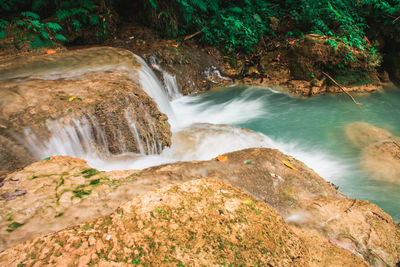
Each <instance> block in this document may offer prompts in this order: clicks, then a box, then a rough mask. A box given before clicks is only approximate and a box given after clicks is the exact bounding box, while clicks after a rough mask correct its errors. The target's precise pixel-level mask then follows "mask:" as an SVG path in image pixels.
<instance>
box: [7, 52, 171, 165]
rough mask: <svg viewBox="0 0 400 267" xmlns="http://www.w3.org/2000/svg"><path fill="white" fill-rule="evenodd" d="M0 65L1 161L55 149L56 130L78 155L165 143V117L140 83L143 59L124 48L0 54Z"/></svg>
mask: <svg viewBox="0 0 400 267" xmlns="http://www.w3.org/2000/svg"><path fill="white" fill-rule="evenodd" d="M0 68H1V70H0V73H1V76H0V77H1V79H3V80H2V81H1V82H2V86H1V89H0V96H1V97H0V106H1V109H0V110H1V111H0V136H1V138H0V140H1V146H2V147H3V146H4V147H7V150H4V149H2V150H1V152H2V153H1V155H0V159H1V160H0V163H1V165H0V169H6V170H15V169H17V168H21V167H23V166H26V164H28V163H31V162H33V159H36V160H37V159H38V158H40V157H42V158H43V157H47V156H49V155H45V153H48V151H50V150H51V149H59V145H57V144H54V143H53V144H51V145H50V143H51V142H52V139H51V138H57V136H55V135H58V138H59V139H61V142H70V143H72V144H71V145H72V146H73V145H75V146H76V147H79V148H77V149H74V153H75V154H73V155H76V156H83V155H80V154H79V153H81V154H82V153H89V152H91V153H97V154H99V155H103V156H104V157H106V156H107V155H108V154H121V153H126V152H137V153H149V154H151V153H158V152H160V151H161V149H162V148H164V147H166V146H169V145H170V136H171V133H170V130H169V129H170V126H169V123H168V118H167V116H166V115H164V114H162V113H161V112H159V111H158V108H157V105H156V103H155V102H154V101H153V100H152V99H151V98H150V97H149V96H148V95H147V94H146V93H145V92H144V91H143V90H142V89H141V85H140V84H139V83H138V78H137V74H136V71H137V70H138V69H140V68H141V66H140V63H139V62H138V61H137V59H136V57H135V55H134V54H132V53H131V52H129V51H126V50H123V49H116V48H107V47H100V48H91V49H85V50H77V51H70V52H65V53H60V54H53V55H47V56H38V57H33V58H27V57H21V58H17V59H13V60H11V59H9V60H3V61H1V62H0ZM66 131H68V132H66ZM54 141H55V142H58V141H56V140H53V142H54ZM50 147H51V148H50ZM79 151H80V152H79ZM57 152H58V154H65V153H66V151H57ZM77 153H78V154H77ZM68 154H70V153H68Z"/></svg>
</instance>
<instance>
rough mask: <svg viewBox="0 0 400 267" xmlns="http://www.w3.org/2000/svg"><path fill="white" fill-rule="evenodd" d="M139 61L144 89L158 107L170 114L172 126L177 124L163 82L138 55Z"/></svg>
mask: <svg viewBox="0 0 400 267" xmlns="http://www.w3.org/2000/svg"><path fill="white" fill-rule="evenodd" d="M136 58H137V59H138V61H139V62H140V63H141V65H142V68H141V69H139V70H138V73H139V81H140V84H141V85H142V89H143V90H144V91H145V92H146V93H147V94H148V95H149V96H150V97H151V98H153V99H154V101H155V102H156V103H157V106H158V109H159V110H160V111H161V112H162V113H164V114H166V115H167V116H168V121H169V123H170V124H171V126H173V125H176V117H175V113H174V111H173V109H172V107H171V104H170V102H169V100H168V95H167V93H166V92H165V90H164V89H163V86H162V84H161V82H160V81H159V80H158V78H157V76H156V74H155V73H154V72H153V71H152V70H151V68H150V67H149V66H148V65H147V63H146V61H144V60H143V59H142V58H141V57H139V56H136Z"/></svg>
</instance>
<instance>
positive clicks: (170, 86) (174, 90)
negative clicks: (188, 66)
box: [162, 70, 182, 100]
mask: <svg viewBox="0 0 400 267" xmlns="http://www.w3.org/2000/svg"><path fill="white" fill-rule="evenodd" d="M162 74H163V80H164V86H165V88H166V89H167V93H168V96H169V98H170V99H172V100H174V99H178V98H180V97H181V96H182V94H181V92H180V91H179V87H178V83H177V82H176V76H175V75H171V74H170V73H168V72H166V71H164V70H163V71H162Z"/></svg>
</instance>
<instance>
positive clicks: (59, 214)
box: [54, 212, 64, 218]
mask: <svg viewBox="0 0 400 267" xmlns="http://www.w3.org/2000/svg"><path fill="white" fill-rule="evenodd" d="M63 215H64V212H58V213H57V214H56V215H55V216H54V218H58V217H61V216H63Z"/></svg>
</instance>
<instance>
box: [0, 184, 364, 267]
mask: <svg viewBox="0 0 400 267" xmlns="http://www.w3.org/2000/svg"><path fill="white" fill-rule="evenodd" d="M313 239H314V240H313ZM306 244H307V245H309V246H306ZM0 262H2V263H3V264H27V265H31V264H40V265H52V266H60V264H61V265H63V266H64V265H65V266H67V265H82V266H83V265H86V264H90V265H96V266H105V265H107V266H117V265H118V266H129V265H132V264H145V265H146V264H150V265H157V266H160V265H176V264H183V265H188V264H189V265H192V264H194V265H196V266H197V265H198V266H200V265H206V266H209V265H229V264H234V265H242V264H245V265H263V266H266V265H272V266H304V265H308V266H333V265H335V266H340V265H343V264H350V265H348V266H367V265H366V264H365V262H363V261H362V259H360V258H358V257H356V256H355V255H352V254H351V253H349V252H348V251H346V250H343V249H340V248H338V247H336V246H334V245H331V244H329V243H328V242H327V241H324V240H322V239H318V238H317V237H316V236H311V235H309V234H306V233H302V234H301V235H297V234H296V233H295V232H294V231H293V230H291V228H290V227H289V226H288V225H287V224H286V223H285V222H284V221H283V219H282V218H281V217H280V216H279V215H277V214H276V213H275V212H274V211H273V210H272V209H271V208H269V207H268V206H267V205H265V204H264V203H263V202H261V201H257V200H255V199H254V198H252V197H251V196H249V195H247V194H245V193H243V192H241V191H240V190H238V189H236V188H234V187H232V186H231V185H229V184H228V183H225V182H221V181H219V182H218V181H215V180H213V179H200V180H195V181H191V182H186V183H182V184H179V185H173V186H168V187H166V188H163V189H161V190H158V191H155V192H150V193H147V194H145V195H143V196H141V197H138V198H136V199H134V200H132V201H130V202H128V203H126V204H124V205H122V206H121V207H119V208H118V209H117V210H116V211H115V212H114V213H112V214H111V215H107V216H104V217H100V218H97V219H94V220H91V221H88V222H86V224H84V225H83V224H82V225H78V226H74V227H70V228H67V229H65V230H62V231H59V232H57V233H54V234H51V235H47V236H44V237H40V238H37V239H34V240H32V241H28V242H26V243H24V244H20V245H18V246H16V247H14V248H11V249H8V250H6V251H4V252H3V253H1V254H0ZM332 264H333V265H332Z"/></svg>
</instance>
